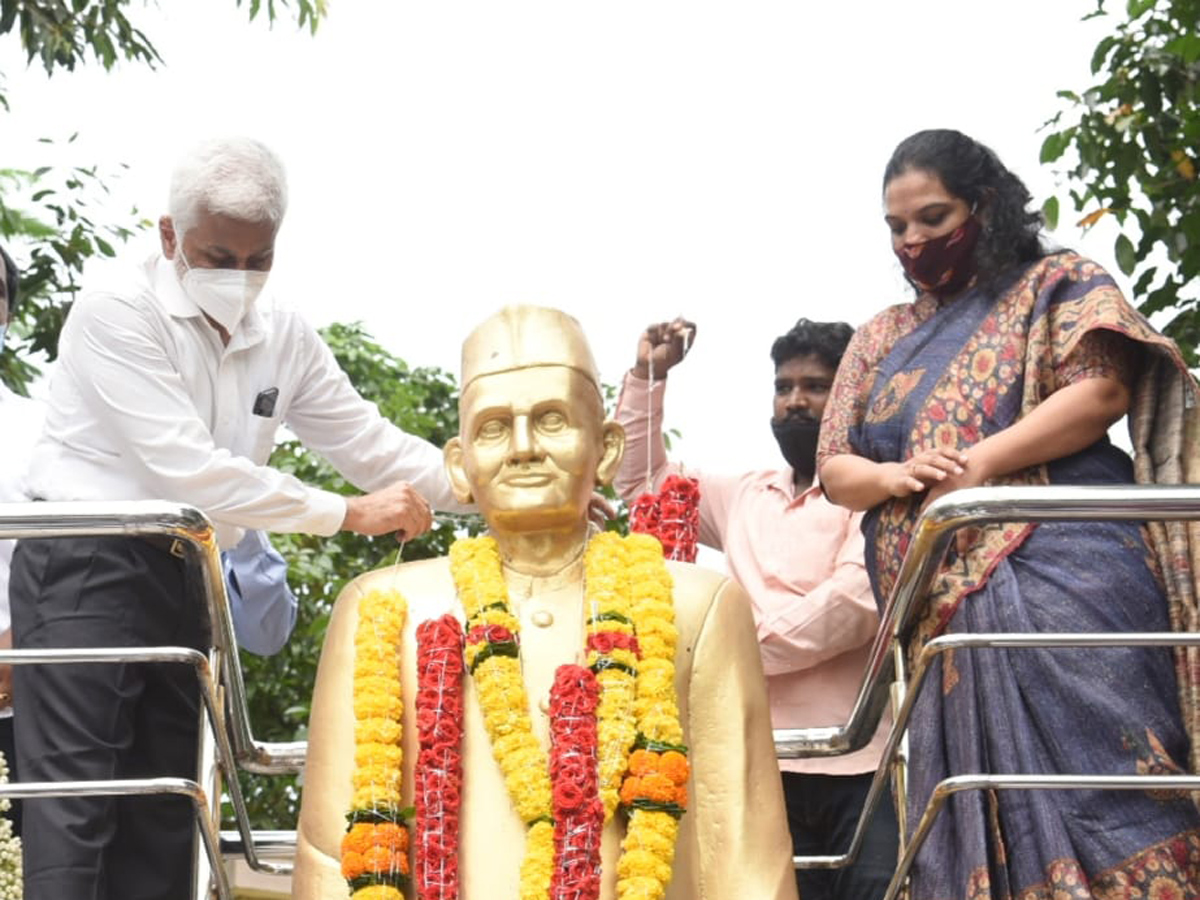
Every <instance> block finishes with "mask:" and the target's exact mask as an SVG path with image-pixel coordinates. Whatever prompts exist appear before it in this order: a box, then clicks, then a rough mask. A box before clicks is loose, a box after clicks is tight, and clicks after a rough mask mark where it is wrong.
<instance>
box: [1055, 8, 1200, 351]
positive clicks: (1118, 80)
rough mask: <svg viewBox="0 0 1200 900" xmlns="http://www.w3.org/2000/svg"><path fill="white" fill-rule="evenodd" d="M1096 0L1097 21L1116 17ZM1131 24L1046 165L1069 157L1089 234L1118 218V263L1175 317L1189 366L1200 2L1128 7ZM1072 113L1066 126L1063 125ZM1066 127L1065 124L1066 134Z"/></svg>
mask: <svg viewBox="0 0 1200 900" xmlns="http://www.w3.org/2000/svg"><path fill="white" fill-rule="evenodd" d="M1105 14H1107V10H1106V9H1105V3H1104V0H1097V4H1096V10H1095V11H1094V12H1093V13H1092V14H1091V16H1089V18H1090V17H1092V16H1096V15H1105ZM1125 15H1126V18H1125V19H1124V20H1123V21H1121V22H1119V23H1118V24H1117V26H1116V28H1115V29H1114V31H1113V33H1112V34H1109V35H1107V36H1105V37H1104V38H1103V39H1101V40H1100V42H1099V43H1098V44H1097V45H1096V49H1095V51H1094V53H1093V54H1092V74H1093V75H1096V76H1099V78H1098V80H1097V81H1096V83H1095V84H1093V85H1092V86H1091V87H1089V88H1087V90H1085V91H1083V92H1082V93H1079V92H1075V91H1059V92H1058V96H1059V97H1060V98H1062V99H1063V100H1065V101H1066V102H1067V108H1066V109H1065V110H1064V111H1063V112H1062V113H1060V114H1059V115H1057V116H1055V117H1054V119H1052V120H1051V122H1050V123H1048V124H1049V126H1050V127H1052V128H1056V130H1054V131H1052V132H1051V133H1050V134H1048V135H1047V136H1046V138H1045V140H1044V141H1043V144H1042V154H1041V157H1042V161H1043V162H1065V163H1066V166H1067V168H1066V169H1065V170H1064V171H1065V174H1066V176H1067V178H1068V180H1069V182H1070V183H1071V190H1070V196H1071V199H1072V201H1073V203H1074V205H1075V208H1076V209H1077V210H1078V211H1079V212H1080V213H1083V214H1084V216H1083V218H1082V219H1081V220H1080V223H1079V224H1080V226H1082V227H1085V228H1086V227H1088V226H1090V225H1091V224H1094V223H1095V222H1096V221H1098V220H1099V218H1101V217H1102V216H1104V215H1109V214H1111V215H1112V216H1113V217H1114V218H1115V220H1116V222H1117V223H1118V225H1119V227H1120V230H1121V233H1120V235H1119V236H1118V237H1117V239H1116V242H1115V245H1114V248H1113V250H1114V253H1115V256H1116V259H1117V265H1118V267H1119V268H1120V269H1121V271H1122V272H1123V273H1124V274H1125V275H1126V276H1129V277H1132V278H1134V279H1135V284H1134V298H1133V299H1134V301H1135V302H1136V303H1137V304H1138V305H1139V308H1140V309H1141V310H1142V311H1143V312H1145V313H1147V314H1149V313H1153V312H1162V311H1167V310H1173V311H1174V312H1175V315H1174V317H1173V318H1172V319H1171V320H1170V322H1168V324H1167V325H1166V327H1165V329H1164V330H1165V331H1166V333H1167V334H1168V335H1170V336H1171V337H1173V338H1174V339H1175V340H1176V341H1177V342H1178V343H1179V345H1180V349H1181V350H1182V351H1183V353H1184V354H1185V356H1186V357H1187V358H1188V360H1189V362H1191V363H1193V364H1195V363H1196V362H1197V361H1198V359H1200V358H1198V356H1197V344H1196V336H1197V335H1198V334H1200V309H1198V306H1197V304H1198V300H1200V291H1198V290H1197V286H1198V285H1200V281H1195V279H1197V276H1200V180H1198V179H1197V177H1196V175H1197V165H1198V162H1197V153H1198V152H1200V108H1198V106H1197V103H1198V101H1200V33H1198V32H1200V0H1128V2H1127V3H1126V4H1125ZM1064 118H1065V120H1066V124H1064ZM1059 125H1063V127H1057V126H1059Z"/></svg>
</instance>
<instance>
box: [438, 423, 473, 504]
mask: <svg viewBox="0 0 1200 900" xmlns="http://www.w3.org/2000/svg"><path fill="white" fill-rule="evenodd" d="M442 454H443V456H444V457H445V463H446V477H447V478H449V479H450V490H452V491H453V492H454V499H455V500H457V501H458V502H459V503H474V502H475V498H474V497H472V496H471V483H470V482H469V481H468V480H467V470H466V469H464V468H463V448H462V441H461V440H459V439H458V438H456V437H455V438H450V440H448V441H446V449H445V450H443V451H442Z"/></svg>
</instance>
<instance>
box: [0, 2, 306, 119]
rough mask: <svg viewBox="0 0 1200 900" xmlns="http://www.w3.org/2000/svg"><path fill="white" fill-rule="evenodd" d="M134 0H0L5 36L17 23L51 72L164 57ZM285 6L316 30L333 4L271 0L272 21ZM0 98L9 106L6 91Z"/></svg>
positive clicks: (29, 51) (252, 10) (253, 6)
mask: <svg viewBox="0 0 1200 900" xmlns="http://www.w3.org/2000/svg"><path fill="white" fill-rule="evenodd" d="M134 5H137V4H135V3H133V0H0V36H3V35H5V34H8V33H9V32H10V31H12V30H13V28H16V29H17V32H18V34H19V35H20V38H21V47H22V49H24V51H25V55H26V58H27V60H28V61H29V62H31V63H32V62H33V61H34V60H35V59H36V60H40V62H41V64H42V67H43V68H44V69H45V70H46V74H48V75H53V74H54V72H55V71H56V70H57V69H66V70H67V71H68V72H73V71H74V70H75V66H77V65H79V64H81V63H84V62H86V61H87V60H88V59H94V60H95V61H96V62H98V63H100V64H101V65H102V66H104V68H105V69H111V68H112V67H113V66H114V65H115V64H116V63H117V61H118V60H121V59H125V60H129V61H131V62H136V63H144V64H145V65H148V66H150V67H151V68H153V67H154V66H156V65H158V64H159V63H161V62H162V61H163V60H162V57H161V56H159V54H158V50H156V49H155V47H154V44H153V43H152V42H151V40H150V38H149V37H148V36H147V35H146V34H145V32H143V31H142V30H141V29H140V28H138V27H137V26H136V25H134V23H133V22H132V21H131V20H130V18H129V16H128V15H127V10H128V9H129V7H130V6H134ZM142 5H145V0H143V3H142ZM237 5H238V6H239V7H240V6H243V5H244V6H245V7H246V8H247V11H248V13H249V16H250V18H251V19H255V18H257V17H258V14H259V13H260V12H261V11H262V8H263V2H262V0H237ZM284 9H288V10H290V11H291V12H292V13H293V14H294V15H295V17H296V21H297V24H298V25H299V26H300V27H301V28H304V27H307V28H308V29H309V30H310V31H312V32H315V31H316V30H317V25H318V23H319V22H320V21H321V19H322V18H323V17H324V16H325V14H326V12H327V11H328V4H327V2H326V0H266V12H267V19H268V20H269V21H270V22H272V23H273V22H274V21H275V19H276V18H277V17H278V16H279V15H280V14H281V11H282V10H284ZM0 103H2V104H4V105H5V106H7V103H6V102H5V100H4V95H3V93H0Z"/></svg>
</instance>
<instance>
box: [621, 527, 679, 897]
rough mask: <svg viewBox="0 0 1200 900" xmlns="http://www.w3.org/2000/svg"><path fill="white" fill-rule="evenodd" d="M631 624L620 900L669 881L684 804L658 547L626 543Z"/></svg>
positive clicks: (644, 541) (639, 539) (668, 587)
mask: <svg viewBox="0 0 1200 900" xmlns="http://www.w3.org/2000/svg"><path fill="white" fill-rule="evenodd" d="M626 547H627V549H628V554H629V579H630V582H631V584H632V585H633V591H634V596H633V624H634V630H635V631H636V633H637V637H638V645H639V647H640V649H641V653H642V659H641V663H640V664H639V666H638V677H637V701H636V704H635V706H636V710H637V723H638V732H639V734H638V738H637V744H638V746H640V747H642V748H643V749H640V750H638V751H635V753H634V754H633V755H632V756H631V757H630V760H629V762H630V766H629V768H630V772H629V775H628V776H626V779H625V783H624V784H623V785H622V788H621V800H622V802H623V803H624V804H625V805H626V808H627V809H628V810H629V824H628V827H627V828H626V831H625V839H624V840H623V841H622V842H621V858H620V860H619V862H618V863H617V897H618V898H619V900H662V898H663V897H664V896H665V895H666V892H667V885H668V884H669V883H670V881H671V864H672V862H673V861H674V859H675V840H676V838H677V837H678V835H679V818H678V817H679V816H680V815H681V814H682V812H683V809H684V807H685V806H686V803H687V787H686V784H687V779H688V763H687V758H686V755H685V754H686V752H687V751H686V748H685V747H684V746H683V726H682V725H681V724H680V722H679V703H678V698H677V697H676V694H675V645H676V641H677V640H678V636H679V633H678V631H677V630H676V628H675V605H674V602H673V598H672V584H671V575H670V573H669V572H668V571H667V567H666V564H665V563H664V562H663V555H662V547H661V545H660V544H659V542H658V541H657V540H656V539H655V538H653V537H651V536H649V535H644V534H631V535H630V536H629V537H628V538H626Z"/></svg>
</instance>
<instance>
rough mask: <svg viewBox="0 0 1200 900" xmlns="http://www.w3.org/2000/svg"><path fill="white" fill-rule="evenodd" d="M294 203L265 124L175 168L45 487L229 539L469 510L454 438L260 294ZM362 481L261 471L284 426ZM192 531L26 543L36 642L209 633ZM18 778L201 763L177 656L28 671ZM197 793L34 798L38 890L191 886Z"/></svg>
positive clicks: (145, 639) (87, 307)
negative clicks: (167, 510) (373, 398)
mask: <svg viewBox="0 0 1200 900" xmlns="http://www.w3.org/2000/svg"><path fill="white" fill-rule="evenodd" d="M286 205H287V187H286V180H285V177H284V172H283V167H282V165H281V164H280V162H279V160H278V158H277V157H276V156H275V155H274V154H273V153H272V152H271V151H270V150H268V149H267V148H266V147H264V146H263V145H262V144H260V143H258V142H256V141H252V140H248V139H242V138H238V139H228V140H218V141H210V142H207V143H205V144H202V145H201V146H199V147H198V148H196V149H195V150H194V151H193V152H192V153H191V154H190V155H189V156H188V157H187V158H186V159H185V160H183V162H182V163H181V164H180V165H179V166H178V168H177V169H176V171H175V173H174V175H173V177H172V180H171V191H170V200H169V206H168V209H169V214H168V215H165V216H163V217H162V219H161V220H160V221H159V235H160V238H161V245H162V250H161V253H156V254H155V255H154V256H153V257H151V258H150V259H149V260H147V261H145V262H144V263H143V264H142V265H141V266H139V267H138V268H137V269H136V271H134V272H132V273H131V274H130V275H129V276H128V277H127V278H126V279H125V280H123V281H122V282H121V283H118V284H115V285H113V286H109V287H105V288H102V289H92V290H89V291H88V292H87V293H85V294H84V296H83V297H81V299H80V300H79V301H78V303H76V304H75V306H74V308H73V309H72V311H71V314H70V316H69V317H68V319H67V322H66V325H65V327H64V328H63V332H62V339H61V343H60V348H59V352H60V363H59V366H58V367H57V369H56V371H55V373H54V375H53V378H52V381H51V385H50V392H49V397H48V404H47V406H48V409H47V414H46V423H45V428H44V431H43V434H42V438H41V441H40V443H39V444H38V447H37V451H36V454H35V460H34V463H33V467H32V471H31V473H30V487H31V490H32V492H33V494H34V495H35V496H37V497H39V498H42V499H46V500H95V501H104V500H148V499H167V500H172V501H177V502H181V503H187V504H191V505H194V506H196V507H199V508H200V509H202V510H203V511H204V512H205V513H207V514H208V515H209V516H210V517H211V518H212V520H213V521H214V523H215V524H216V526H217V536H218V540H219V542H220V544H221V546H222V547H224V548H227V549H232V548H233V547H234V546H235V545H237V544H238V542H239V540H240V539H241V537H242V535H243V533H244V530H245V529H263V530H268V531H283V532H308V533H313V534H320V535H331V534H334V533H335V532H337V531H339V530H350V531H355V532H358V533H360V534H369V535H379V534H385V533H389V532H400V533H403V534H404V535H407V536H409V537H413V536H416V535H417V534H419V533H421V532H423V531H425V530H426V529H427V528H428V527H429V526H430V523H431V513H430V506H431V504H432V506H434V507H436V508H439V509H451V510H453V509H459V508H460V507H459V506H458V505H457V504H456V503H455V501H454V499H453V495H452V494H451V492H450V488H449V484H448V483H447V481H446V476H445V474H444V471H443V468H442V457H441V453H440V451H439V450H438V449H437V448H436V447H434V446H432V445H431V444H428V443H427V442H425V441H423V440H420V439H418V438H416V437H413V436H411V435H408V434H405V433H404V432H402V431H400V430H399V429H398V428H397V427H396V426H395V425H393V424H391V423H390V422H388V421H387V420H385V419H384V418H383V417H382V416H381V415H380V414H379V412H378V410H377V409H376V407H375V406H374V405H373V404H371V403H369V402H367V401H365V400H364V399H363V398H362V397H360V396H359V395H358V393H357V392H356V391H355V389H354V388H353V386H352V385H351V384H350V382H349V380H348V379H347V378H346V376H345V375H344V374H343V373H342V371H341V370H340V369H339V368H338V366H337V364H336V362H335V360H334V358H333V355H332V354H331V352H330V351H329V349H328V347H327V346H326V345H325V344H324V342H323V341H322V340H321V338H320V337H319V336H318V335H317V333H316V331H314V330H313V328H312V327H311V326H310V325H308V324H307V323H306V322H305V321H304V320H303V319H302V318H301V317H300V316H299V315H298V314H296V313H295V312H293V311H291V310H290V309H288V308H286V307H284V306H282V305H279V304H277V303H276V302H275V301H274V299H273V298H271V297H269V296H268V294H266V293H264V285H265V282H266V281H267V277H268V273H269V272H270V269H271V263H272V260H273V258H274V250H275V240H276V236H277V234H278V231H279V227H280V224H281V222H282V220H283V215H284V210H285V208H286ZM284 424H286V426H287V427H288V428H289V429H290V430H291V431H292V432H293V433H294V434H296V435H297V436H298V437H299V438H300V440H301V441H303V442H304V444H305V445H306V446H307V447H309V448H310V449H312V450H314V451H316V452H318V453H320V454H321V455H323V456H324V457H325V458H326V459H328V460H329V461H330V462H331V463H332V464H333V465H334V466H335V467H336V468H337V469H338V470H339V471H340V472H341V473H342V474H343V475H344V476H345V477H346V479H347V480H348V481H350V482H351V483H353V484H354V485H356V486H358V487H359V488H360V489H361V490H363V491H365V492H366V493H363V494H361V495H358V496H353V497H342V496H339V495H337V494H332V493H329V492H327V491H323V490H319V489H317V488H314V487H311V486H308V485H305V484H302V483H301V482H300V481H298V480H297V479H295V478H293V477H292V476H290V475H287V474H285V473H283V472H279V471H277V470H275V469H272V468H270V467H269V466H267V465H266V463H267V460H268V457H269V455H270V453H271V449H272V447H273V445H274V442H275V434H276V431H277V429H278V428H279V426H280V425H284ZM189 571H190V570H189V569H188V567H187V566H186V565H185V559H184V552H183V548H182V546H181V545H180V544H179V543H178V542H174V541H171V540H169V539H168V540H162V539H154V538H138V537H106V538H79V539H70V540H63V539H58V540H53V541H22V542H20V543H19V544H18V547H17V550H16V553H15V557H14V562H13V570H12V587H11V597H12V613H13V631H14V638H15V643H16V645H17V646H18V647H22V648H48V647H80V646H138V645H143V646H144V645H164V644H171V645H185V646H192V647H204V646H206V645H207V642H208V635H207V633H206V623H205V621H204V619H205V617H204V616H203V615H202V613H201V604H200V603H199V602H198V597H197V595H196V594H197V591H196V585H195V584H193V583H192V579H191V578H189V575H188V572H189ZM15 677H16V684H15V689H14V691H13V694H14V697H15V700H16V706H17V714H16V721H17V723H18V724H17V755H18V761H19V765H20V767H21V772H22V778H23V780H33V781H43V780H45V781H63V780H76V779H78V780H84V779H101V778H131V777H141V776H158V775H166V774H175V775H180V776H191V775H193V774H194V773H195V763H196V748H197V737H198V731H197V726H198V721H199V717H198V695H197V688H196V685H195V676H194V675H193V673H192V672H191V671H189V670H187V669H185V668H183V667H180V666H167V665H153V664H137V665H123V666H112V665H109V666H74V665H72V666H45V667H42V666H38V667H19V669H18V671H17V673H16V676H15ZM191 835H192V819H191V812H190V808H189V804H188V802H187V801H185V800H183V799H181V798H168V799H161V798H155V799H147V798H128V799H114V798H74V799H62V800H39V801H37V802H36V803H30V804H27V806H26V821H25V830H24V836H25V866H24V868H25V897H26V898H28V900H39V898H54V900H60V898H65V897H69V898H73V900H77V898H91V900H102V898H110V897H113V898H115V897H120V898H123V900H137V898H147V900H148V898H154V900H164V898H183V897H185V896H189V893H190V883H191V848H192V839H191Z"/></svg>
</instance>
